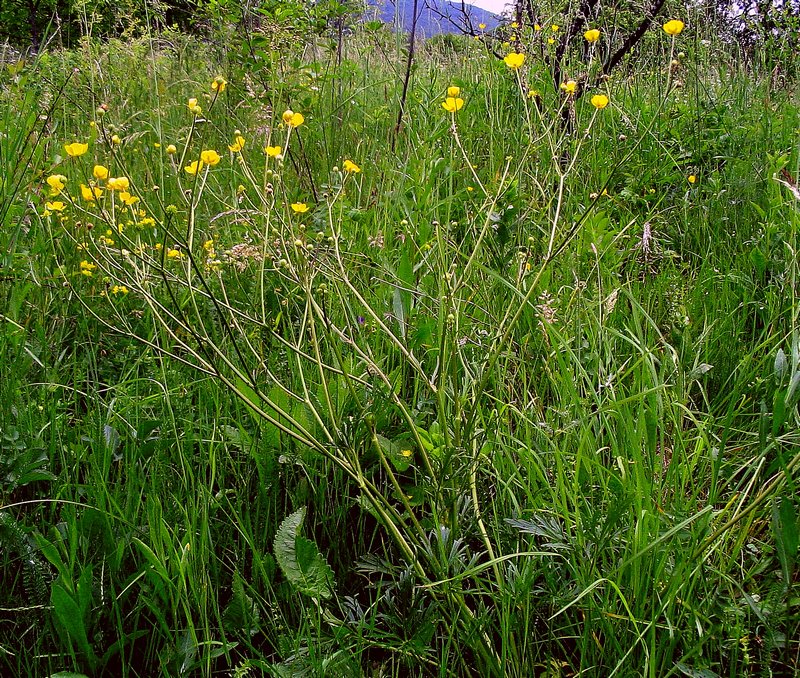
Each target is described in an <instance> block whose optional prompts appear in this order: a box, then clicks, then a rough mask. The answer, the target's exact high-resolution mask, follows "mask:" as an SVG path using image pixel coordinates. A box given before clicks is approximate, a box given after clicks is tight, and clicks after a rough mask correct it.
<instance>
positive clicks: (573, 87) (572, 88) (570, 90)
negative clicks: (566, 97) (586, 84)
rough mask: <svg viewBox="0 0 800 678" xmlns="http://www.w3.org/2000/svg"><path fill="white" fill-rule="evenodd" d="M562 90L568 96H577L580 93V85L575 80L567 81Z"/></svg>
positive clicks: (563, 83) (562, 84)
mask: <svg viewBox="0 0 800 678" xmlns="http://www.w3.org/2000/svg"><path fill="white" fill-rule="evenodd" d="M560 87H561V89H562V90H563V91H564V92H566V93H567V94H575V92H577V91H578V83H577V82H575V81H574V80H567V81H566V82H562V83H561V85H560Z"/></svg>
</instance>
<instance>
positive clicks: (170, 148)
mask: <svg viewBox="0 0 800 678" xmlns="http://www.w3.org/2000/svg"><path fill="white" fill-rule="evenodd" d="M177 152H178V147H177V146H175V144H170V145H169V146H167V155H175V154H176V153H177Z"/></svg>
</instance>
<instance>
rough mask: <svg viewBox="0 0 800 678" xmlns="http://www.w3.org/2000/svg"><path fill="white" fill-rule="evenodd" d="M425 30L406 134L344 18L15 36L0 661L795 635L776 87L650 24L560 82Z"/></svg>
mask: <svg viewBox="0 0 800 678" xmlns="http://www.w3.org/2000/svg"><path fill="white" fill-rule="evenodd" d="M536 39H537V40H541V38H536ZM176 40H177V39H176ZM458 44H459V50H460V53H461V54H462V56H463V57H464V58H462V59H459V60H451V59H448V58H446V56H442V55H440V54H439V52H438V51H437V52H432V53H431V54H430V55H429V58H428V59H424V58H423V59H421V60H420V61H419V62H418V64H417V70H416V71H415V73H414V77H413V79H412V80H411V81H410V82H411V85H410V89H409V93H408V96H407V100H406V115H405V116H404V121H405V122H404V124H403V126H402V128H401V129H400V130H399V132H398V131H397V130H396V109H395V104H396V96H397V95H398V94H399V92H398V91H397V88H398V86H399V85H398V79H397V77H396V74H395V72H394V70H393V67H396V66H397V64H398V63H400V61H401V58H402V55H401V54H400V53H399V52H398V53H395V52H391V41H390V39H389V38H388V37H387V36H386V35H382V34H381V33H380V32H375V31H366V32H364V33H360V34H355V35H353V36H351V37H349V38H348V40H347V42H346V44H345V49H344V51H342V52H338V51H337V50H330V49H329V48H328V46H327V45H326V44H325V43H324V42H317V43H313V44H310V45H308V46H307V47H306V48H305V49H306V52H304V53H303V55H302V56H299V57H298V59H297V62H296V63H293V64H290V63H287V62H286V61H285V60H283V61H281V60H279V59H277V57H276V55H275V54H265V55H262V57H260V59H261V60H260V61H259V64H260V65H262V66H263V65H264V64H269V67H268V70H266V72H265V71H258V72H257V71H255V70H253V71H252V72H249V71H247V72H241V73H237V72H236V69H235V67H233V66H230V67H229V68H228V69H223V68H222V66H221V64H219V63H216V62H214V61H213V60H212V59H211V58H210V57H208V56H206V55H204V54H203V53H202V51H199V52H197V51H194V50H192V49H188V48H184V47H181V46H180V45H178V44H176V45H174V46H172V47H171V48H170V47H166V46H163V45H162V46H161V48H160V49H159V50H156V49H155V46H154V45H153V44H152V43H149V42H145V41H142V42H140V43H135V44H134V45H132V46H131V47H130V48H128V51H129V52H130V55H132V56H129V55H126V54H125V52H124V51H123V50H122V46H120V45H112V46H111V49H110V51H109V54H110V56H105V57H103V56H100V55H96V54H95V52H94V50H95V49H96V47H95V46H93V45H92V44H91V43H88V42H87V43H86V44H85V45H84V47H83V48H82V51H80V52H67V53H64V54H53V55H47V58H46V59H44V60H43V61H42V62H41V63H39V64H38V65H37V70H36V71H35V79H36V80H37V81H38V82H41V83H50V87H51V88H52V90H53V91H54V92H60V91H63V93H64V96H63V97H61V98H57V97H53V98H52V99H51V101H53V102H57V104H56V105H52V106H51V108H50V109H48V111H49V112H48V114H47V116H46V123H47V125H48V129H49V132H50V134H49V135H48V136H41V137H37V138H36V140H35V141H36V143H34V144H32V145H31V148H32V149H33V150H32V151H31V158H32V160H31V161H29V162H28V163H27V164H26V165H24V166H20V169H19V172H18V174H12V176H17V177H18V179H16V180H15V181H16V183H15V186H17V187H18V188H15V189H14V191H13V192H10V193H6V195H8V196H9V197H8V199H7V204H8V205H9V206H10V207H9V210H8V213H9V214H13V215H14V216H13V217H10V218H11V221H12V224H11V225H12V230H11V231H6V233H8V232H12V233H14V232H16V233H17V235H16V236H14V240H13V242H20V241H21V238H20V235H19V234H24V236H25V237H24V241H25V251H24V254H25V256H24V262H25V264H26V265H25V266H23V267H18V268H17V269H15V270H17V273H16V274H15V276H14V277H13V278H11V279H9V280H3V281H2V283H0V284H1V285H3V287H2V292H3V294H4V295H5V298H6V299H7V300H8V301H9V305H8V308H9V312H8V313H4V315H3V317H2V320H3V323H4V324H3V332H4V334H3V335H2V337H3V341H2V342H0V351H2V354H0V357H4V358H5V357H8V358H9V360H8V361H7V363H8V364H10V365H13V367H12V368H11V370H10V376H9V377H8V379H7V380H4V382H3V384H2V386H0V389H2V393H0V395H4V396H7V397H5V398H4V402H6V403H8V405H7V407H9V413H11V412H14V413H15V414H14V422H15V423H14V429H13V430H14V431H19V430H22V431H26V432H29V433H30V435H28V434H27V433H26V435H25V436H23V438H24V440H25V441H26V442H25V443H24V449H26V450H28V449H30V450H35V451H36V452H35V454H33V455H32V456H31V455H28V456H30V459H31V460H33V461H35V462H36V463H33V461H30V463H29V462H27V461H26V462H25V463H28V464H29V466H28V467H27V470H28V472H29V473H34V476H29V477H28V481H26V482H25V483H24V484H22V483H18V484H17V485H12V484H10V483H9V484H8V486H7V487H5V486H3V487H0V490H2V491H0V497H2V498H3V504H2V506H1V507H0V509H2V516H3V522H2V531H0V539H2V542H0V546H1V547H2V552H1V553H2V557H3V558H4V559H5V560H4V563H5V566H6V570H7V571H12V568H14V567H18V564H19V563H20V562H21V561H22V560H23V559H27V561H29V562H34V563H36V565H35V568H36V570H35V577H34V574H31V575H30V577H34V578H35V583H36V586H35V587H32V586H30V582H29V581H28V580H23V579H22V578H20V577H17V578H13V577H12V578H9V586H8V587H5V588H4V590H5V591H6V592H7V593H5V594H4V595H5V600H4V604H3V608H4V609H10V610H11V612H9V613H7V614H8V615H9V616H8V617H4V618H3V619H2V621H1V622H0V636H1V637H0V651H2V657H3V659H2V661H3V662H4V664H5V665H6V666H7V667H8V670H10V671H12V672H17V673H19V672H20V671H23V672H28V673H42V672H45V671H46V672H55V671H58V670H67V669H68V670H82V671H87V672H90V673H95V672H103V671H108V672H114V673H117V674H120V675H145V674H147V675H150V674H154V673H157V672H159V671H161V672H163V673H166V674H169V675H173V674H183V673H191V672H195V673H197V674H200V675H207V674H211V673H213V672H218V671H220V670H229V671H236V672H237V674H238V675H246V673H247V672H248V671H250V670H264V671H269V672H271V673H274V674H276V675H290V674H293V673H297V672H302V671H306V672H312V671H313V672H318V673H319V672H326V671H327V672H328V673H331V674H332V675H351V674H352V675H359V674H361V673H366V672H368V671H370V670H372V671H376V672H381V673H390V672H391V673H393V674H396V675H407V674H413V675H428V674H432V673H434V672H438V673H440V674H446V673H453V674H459V675H462V674H463V675H472V674H477V675H539V674H541V675H574V674H577V673H579V672H594V673H597V672H599V673H602V674H603V675H641V674H644V673H647V674H648V675H680V674H684V675H694V673H693V672H698V671H707V672H713V673H714V674H716V675H722V674H723V673H727V674H729V675H737V674H746V673H748V672H751V673H755V672H757V671H765V670H767V669H768V668H771V669H772V670H775V671H780V670H784V671H789V670H790V667H793V666H796V656H797V652H798V646H797V644H796V642H795V641H794V640H792V639H793V638H795V637H797V631H798V618H797V615H796V610H795V608H794V603H793V601H794V599H795V597H796V591H797V584H796V581H795V579H796V570H795V565H796V558H797V542H798V538H797V529H798V527H797V513H796V511H797V507H796V498H795V494H796V493H795V492H794V477H795V476H796V470H797V466H798V463H800V461H799V459H800V458H798V456H797V453H796V445H797V434H796V425H795V424H796V418H797V408H796V404H797V399H798V394H800V391H798V379H800V377H798V375H799V374H800V371H798V370H799V369H800V368H799V365H798V364H799V363H800V352H799V351H798V340H797V337H796V336H795V333H794V329H793V328H794V327H795V326H796V320H797V304H796V299H795V295H794V288H795V285H794V283H795V280H796V275H797V270H796V258H795V257H794V254H793V253H794V252H796V225H797V220H798V216H797V215H798V211H797V209H798V205H797V204H796V202H795V200H794V197H793V195H792V193H791V186H792V182H793V179H792V175H794V176H796V173H797V172H796V170H797V163H798V159H797V158H795V157H793V156H791V155H785V154H783V149H785V148H787V147H789V142H790V140H791V139H792V134H793V129H794V126H796V123H797V119H796V118H797V114H796V111H794V112H792V109H791V108H790V100H789V99H788V98H787V99H785V100H783V99H781V98H780V96H779V95H776V94H775V93H772V94H771V96H773V97H775V96H778V99H777V103H776V104H775V105H776V107H777V110H776V111H774V112H773V111H769V112H768V113H767V114H766V117H764V116H755V114H754V113H753V112H752V108H751V107H749V106H748V105H746V104H747V102H748V101H751V100H756V99H758V98H759V97H762V96H763V95H764V94H765V92H766V91H767V88H769V86H770V85H769V83H768V82H766V81H764V80H760V79H758V78H753V77H750V76H749V74H747V73H745V72H744V71H743V70H734V71H731V72H726V73H725V77H724V78H722V77H718V78H717V77H716V76H718V75H719V74H720V73H721V67H717V66H716V65H715V64H714V63H712V62H704V61H692V60H691V58H687V57H685V56H684V57H681V59H679V60H678V63H677V64H674V63H672V60H673V59H674V58H676V56H677V51H676V49H675V44H676V43H675V39H667V41H666V43H663V44H662V45H661V53H660V58H661V60H660V61H659V63H658V64H657V65H656V66H653V67H650V65H642V66H641V68H640V69H639V70H637V71H636V72H634V73H633V75H632V76H631V77H630V78H629V79H628V80H627V81H625V82H622V81H621V79H615V78H612V79H610V80H609V81H608V82H607V83H606V84H605V86H604V88H603V91H602V93H601V92H600V91H599V90H598V92H596V93H595V94H596V95H598V96H599V95H600V94H602V97H603V98H595V99H594V103H593V102H592V98H591V97H587V96H584V97H581V98H579V97H577V96H576V94H577V90H574V89H573V88H572V86H571V85H570V84H569V83H570V79H569V78H565V79H564V82H563V84H564V87H563V88H559V89H556V88H555V87H554V86H553V83H552V82H549V80H548V78H549V77H550V76H551V75H552V74H551V73H550V72H549V71H548V70H547V69H546V68H545V66H544V62H543V61H541V60H540V59H536V58H534V57H533V56H531V55H533V54H535V52H534V51H533V50H529V51H528V52H527V54H528V56H527V57H526V59H524V60H521V59H519V57H515V58H513V59H511V60H508V61H507V62H506V63H503V61H500V60H496V59H494V58H493V57H492V56H491V55H490V54H487V53H486V52H485V51H484V50H483V49H482V48H481V47H480V46H479V45H477V44H475V42H474V41H472V42H470V41H461V42H459V43H458ZM545 44H546V43H545ZM545 44H543V45H542V47H543V49H547V48H546V46H545ZM375 45H378V46H382V47H384V48H385V49H387V51H386V52H385V53H386V54H387V55H392V56H391V59H386V60H384V61H382V62H379V61H376V60H375V58H374V50H373V48H374V46H375ZM515 53H516V52H515ZM95 56H96V57H97V59H96V61H97V65H96V66H95V65H92V64H93V63H94V61H95V59H94V57H95ZM586 56H587V59H588V61H586V62H581V61H578V59H579V58H583V57H582V56H581V57H578V56H576V57H575V59H576V61H574V62H569V65H570V68H572V69H573V70H577V69H578V68H580V67H585V68H587V69H590V70H591V69H592V68H593V67H594V66H593V64H594V61H593V59H594V57H593V52H591V51H589V52H588V54H587V55H586ZM267 57H269V58H267ZM134 59H135V60H138V62H139V63H145V64H146V68H138V69H134V68H132V63H133V60H134ZM74 61H77V62H78V63H80V64H81V66H82V69H81V71H80V72H78V73H75V74H73V75H72V76H71V77H70V79H69V81H66V80H65V79H64V78H63V76H61V75H60V73H62V72H63V71H64V69H63V66H64V65H65V64H69V63H72V62H74ZM251 65H252V64H251ZM645 66H647V67H645ZM124 73H130V74H131V75H130V76H129V77H123V74H124ZM198 73H201V74H202V78H199V79H198V77H197V75H196V74H198ZM31 75H34V73H32V74H31ZM706 81H707V82H711V83H713V84H712V85H710V86H706V85H703V83H704V82H706ZM3 84H4V87H5V89H4V101H5V102H8V103H7V104H6V105H7V107H8V108H7V111H8V114H7V116H8V117H10V116H11V115H16V113H15V111H17V110H23V111H25V112H26V114H27V115H28V118H27V119H29V120H31V121H34V120H37V119H38V117H39V115H40V109H39V108H38V106H39V105H40V104H38V103H37V102H36V100H32V99H25V95H24V92H25V89H24V88H23V87H22V86H21V84H20V83H18V82H14V81H13V79H8V78H7V79H6V81H4V83H3ZM678 84H680V85H681V86H680V87H677V85H678ZM743 130H744V131H743ZM24 138H27V137H17V138H16V141H12V143H15V144H17V145H19V144H22V145H23V146H24V144H25V143H27V142H25V141H23V139H24ZM392 143H394V151H393V152H391V151H390V150H389V149H390V148H392ZM5 148H6V147H5V146H4V149H5ZM9 148H10V147H9ZM16 148H17V146H14V148H10V150H4V151H3V152H4V154H5V155H4V156H3V157H14V156H16V155H22V154H20V153H19V152H18V150H14V149H16ZM765 168H766V169H765ZM781 170H788V175H789V179H785V178H784V179H783V181H785V182H787V184H788V186H787V185H781V184H780V183H779V182H778V181H776V180H775V178H777V177H779V176H782V175H780V174H779V173H780V171H781ZM734 190H735V191H736V195H735V197H734V196H733V195H732V193H733V191H734ZM745 198H746V200H745ZM4 204H6V203H4ZM12 210H15V211H12ZM14 229H16V231H14ZM5 237H8V236H5ZM17 251H20V252H21V250H17ZM20 260H23V259H20ZM3 421H4V422H5V421H11V415H10V414H4V416H3ZM8 430H9V431H10V430H11V429H8ZM3 433H4V434H5V435H6V436H7V437H8V436H9V435H12V434H10V433H7V431H6V428H4V429H3ZM9 439H11V438H9ZM13 440H17V438H13ZM7 448H8V450H11V451H10V452H9V451H7ZM0 450H2V454H3V457H2V460H1V461H2V463H3V464H5V465H11V464H17V466H19V465H20V464H21V463H23V462H20V461H18V459H23V460H25V459H28V456H25V455H23V454H21V453H20V451H19V450H20V448H19V445H18V444H16V443H14V444H9V445H5V443H4V446H3V447H0ZM40 451H43V453H40ZM4 468H5V467H4ZM36 473H39V474H40V475H35V474H36ZM22 477H24V476H22ZM3 482H8V481H7V480H4V481H3ZM37 483H38V484H37ZM32 572H33V570H32ZM30 581H33V579H31V580H30ZM34 589H35V590H36V591H37V592H38V591H40V590H42V589H43V590H44V596H45V598H42V595H40V593H37V594H36V595H37V596H39V597H38V598H36V597H35V596H34V595H33V593H32V591H33V590H34ZM4 614H6V613H4ZM22 615H29V616H27V617H23V616H22ZM23 619H24V620H25V621H22V620H23ZM23 623H25V624H28V626H27V628H29V629H30V632H29V633H28V634H27V635H26V636H24V639H23V641H22V642H21V643H19V642H18V641H16V640H14V639H15V638H16V637H17V636H18V635H19V634H18V633H17V631H18V629H19V627H20V625H21V624H23Z"/></svg>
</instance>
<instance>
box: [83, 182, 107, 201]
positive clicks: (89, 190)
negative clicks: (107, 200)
mask: <svg viewBox="0 0 800 678" xmlns="http://www.w3.org/2000/svg"><path fill="white" fill-rule="evenodd" d="M81 197H82V198H83V199H84V200H85V201H86V202H94V201H95V200H97V198H102V197H103V189H102V188H99V187H97V186H95V185H91V186H87V185H86V184H81Z"/></svg>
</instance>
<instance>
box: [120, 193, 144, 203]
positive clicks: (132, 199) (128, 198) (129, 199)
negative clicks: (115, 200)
mask: <svg viewBox="0 0 800 678" xmlns="http://www.w3.org/2000/svg"><path fill="white" fill-rule="evenodd" d="M119 199H120V200H121V201H122V202H124V203H125V204H126V205H127V206H128V207H130V206H131V205H133V204H135V203H137V202H139V198H137V197H136V196H135V195H131V194H130V193H128V191H120V192H119Z"/></svg>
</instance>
